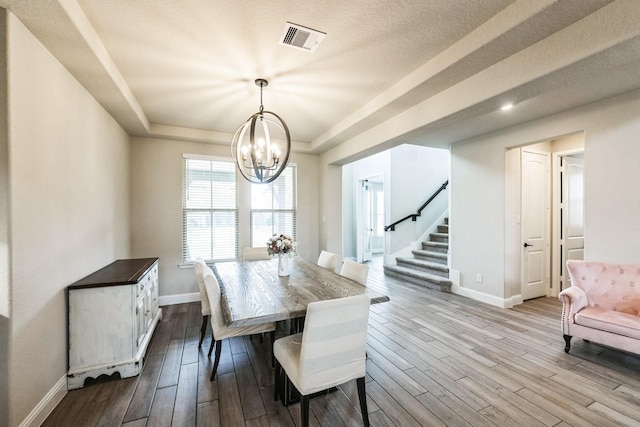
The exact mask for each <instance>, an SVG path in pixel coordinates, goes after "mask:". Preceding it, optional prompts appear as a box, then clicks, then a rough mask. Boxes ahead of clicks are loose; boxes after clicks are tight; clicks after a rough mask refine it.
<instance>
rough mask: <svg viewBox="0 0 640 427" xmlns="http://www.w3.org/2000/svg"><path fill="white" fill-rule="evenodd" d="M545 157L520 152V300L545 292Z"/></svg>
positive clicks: (547, 264)
mask: <svg viewBox="0 0 640 427" xmlns="http://www.w3.org/2000/svg"><path fill="white" fill-rule="evenodd" d="M549 157H550V156H549V154H548V153H539V152H532V151H527V150H526V149H523V150H522V193H521V194H522V196H521V197H522V246H523V249H522V284H521V287H522V289H521V294H522V299H523V300H527V299H531V298H537V297H541V296H546V295H547V290H548V289H549V269H550V262H549V261H550V258H549V234H550V228H549V223H550V221H549V217H550V210H549V205H550V197H549V186H550V168H549V164H550V162H549Z"/></svg>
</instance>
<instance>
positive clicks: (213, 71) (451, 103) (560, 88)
mask: <svg viewBox="0 0 640 427" xmlns="http://www.w3.org/2000/svg"><path fill="white" fill-rule="evenodd" d="M0 5H4V6H5V7H7V8H8V9H9V10H10V11H12V12H13V13H14V14H15V15H16V16H17V17H18V18H19V19H20V20H21V21H22V22H23V23H24V24H25V25H26V26H27V27H28V28H29V29H30V30H31V31H32V32H33V33H34V34H35V35H36V36H37V37H38V38H39V39H40V40H41V41H42V42H43V43H44V44H45V46H47V48H48V49H49V50H50V51H51V52H52V53H53V54H54V55H56V56H57V57H58V58H59V59H60V61H61V62H62V63H63V64H64V65H65V66H66V67H67V68H68V69H69V70H70V71H71V72H72V73H73V74H74V75H75V76H76V78H77V79H78V80H79V81H80V82H81V83H82V84H83V85H84V86H85V87H86V88H87V89H88V90H89V91H90V92H91V93H92V94H93V95H94V96H95V97H96V99H98V101H99V102H101V103H102V104H103V105H104V106H105V108H106V109H107V111H109V112H110V113H111V114H112V115H113V116H114V117H115V118H116V120H118V122H119V123H120V124H121V125H122V126H123V127H124V128H125V130H127V131H128V132H129V133H130V134H132V135H142V136H145V135H149V136H158V137H172V138H182V139H187V140H198V141H205V142H211V143H218V144H226V143H229V141H230V140H231V134H233V132H234V131H235V130H236V129H237V127H238V126H239V125H240V124H241V123H242V122H244V120H246V118H247V117H249V116H250V115H251V114H253V113H254V112H256V111H257V108H258V105H259V88H258V87H257V86H255V85H254V83H253V81H254V80H255V79H256V78H258V77H261V78H266V79H268V80H269V82H270V84H269V86H268V87H267V88H265V90H264V106H265V109H266V110H271V111H274V112H276V113H277V114H278V115H280V116H281V117H282V118H284V119H285V121H286V122H287V124H288V126H289V128H290V130H291V134H292V138H293V139H294V140H295V141H296V144H295V145H294V148H295V149H296V150H297V151H301V152H315V153H321V152H326V151H328V150H331V149H333V148H334V147H338V146H340V145H343V146H344V147H345V148H343V149H342V150H339V149H336V150H335V151H336V154H335V156H334V157H335V160H336V162H344V161H347V160H349V159H353V158H355V157H358V156H360V154H358V153H361V152H367V151H369V152H374V151H377V150H379V149H381V147H385V146H390V145H394V144H397V143H400V142H411V143H418V144H424V145H433V146H447V145H448V144H449V143H451V142H455V141H456V140H459V139H463V138H468V137H471V136H474V135H477V134H480V133H483V132H488V131H491V130H495V129H497V128H499V127H504V126H509V125H513V124H516V123H520V122H523V121H527V120H531V119H534V118H537V117H541V116H544V115H546V114H551V113H554V112H558V111H562V110H564V109H567V108H573V107H575V106H578V105H581V104H584V103H588V102H593V101H595V100H597V99H601V98H604V97H608V96H612V95H616V94H619V93H623V92H626V91H629V90H633V89H636V88H638V87H640V78H639V77H638V75H639V73H638V71H637V70H638V69H640V68H639V66H640V49H639V46H640V19H638V18H639V17H640V1H637V0H618V1H615V2H613V1H611V0H560V1H553V0H535V1H531V0H521V1H513V0H481V1H477V0H475V1H474V0H404V1H402V2H400V1H379V0H351V1H348V2H346V1H344V0H327V1H322V2H317V1H314V2H311V1H307V0H296V1H293V0H279V1H262V2H257V1H250V0H237V1H219V0H182V1H178V0H136V1H131V0H108V1H106V0H38V1H25V0H15V1H13V0H0ZM286 21H290V22H293V23H296V24H299V25H303V26H306V27H311V28H314V29H317V30H320V31H323V32H326V33H327V35H326V37H325V39H324V41H323V42H322V43H321V45H320V46H319V48H318V49H317V51H316V52H314V53H308V52H303V51H300V50H296V49H292V48H289V47H283V46H280V45H278V39H279V37H280V33H281V32H282V30H283V28H284V25H285V22H286ZM506 101H510V102H515V103H516V108H514V111H513V114H511V115H510V116H505V114H503V113H496V109H497V108H498V107H499V105H500V103H502V102H506Z"/></svg>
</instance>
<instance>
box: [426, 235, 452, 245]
mask: <svg viewBox="0 0 640 427" xmlns="http://www.w3.org/2000/svg"><path fill="white" fill-rule="evenodd" d="M429 240H430V241H432V242H438V243H449V236H443V235H441V234H430V235H429Z"/></svg>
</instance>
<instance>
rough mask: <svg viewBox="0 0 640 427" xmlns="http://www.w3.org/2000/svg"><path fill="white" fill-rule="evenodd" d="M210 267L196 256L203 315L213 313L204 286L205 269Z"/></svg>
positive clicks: (195, 262)
mask: <svg viewBox="0 0 640 427" xmlns="http://www.w3.org/2000/svg"><path fill="white" fill-rule="evenodd" d="M205 267H206V268H209V267H207V264H206V263H205V262H204V260H203V259H202V258H196V260H195V261H194V262H193V269H194V271H195V272H196V279H197V280H198V289H199V290H200V311H202V315H203V316H208V315H210V314H211V307H209V298H208V297H207V290H206V289H205V286H204V279H203V277H202V276H203V274H204V269H205Z"/></svg>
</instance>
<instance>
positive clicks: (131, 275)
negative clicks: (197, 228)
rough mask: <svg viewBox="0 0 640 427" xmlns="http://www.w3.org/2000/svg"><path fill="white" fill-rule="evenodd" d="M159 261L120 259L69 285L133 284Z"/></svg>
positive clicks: (75, 286)
mask: <svg viewBox="0 0 640 427" xmlns="http://www.w3.org/2000/svg"><path fill="white" fill-rule="evenodd" d="M156 262H158V258H137V259H119V260H117V261H114V262H112V263H111V264H109V265H107V266H106V267H103V268H101V269H100V270H98V271H96V272H94V273H91V274H90V275H88V276H87V277H85V278H83V279H80V280H78V281H77V282H75V283H74V284H72V285H70V286H69V289H82V288H95V287H101V286H118V285H132V284H135V283H138V281H139V280H140V278H142V276H144V275H145V274H146V273H147V271H149V269H150V268H151V267H152V266H153V265H154V264H155V263H156Z"/></svg>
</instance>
